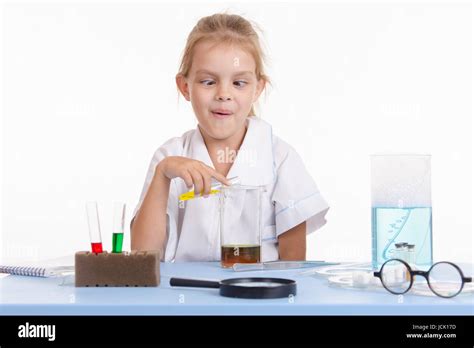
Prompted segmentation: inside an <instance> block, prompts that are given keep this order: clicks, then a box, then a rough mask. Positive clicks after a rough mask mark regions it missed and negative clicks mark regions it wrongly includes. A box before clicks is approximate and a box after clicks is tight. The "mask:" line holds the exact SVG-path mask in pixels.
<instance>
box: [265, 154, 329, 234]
mask: <svg viewBox="0 0 474 348" xmlns="http://www.w3.org/2000/svg"><path fill="white" fill-rule="evenodd" d="M272 201H273V203H274V205H275V225H276V235H277V237H278V236H279V235H281V234H282V233H285V232H286V231H288V230H289V229H291V228H293V227H295V226H297V225H299V224H300V223H302V222H303V221H306V234H309V233H312V232H314V231H316V230H317V229H319V228H320V227H322V226H323V225H324V224H325V223H326V219H325V215H326V213H327V211H328V209H329V205H328V203H327V202H326V200H325V199H324V198H323V196H322V195H321V193H320V192H319V189H318V187H317V185H316V183H315V182H314V180H313V178H312V177H311V175H310V174H309V173H308V171H307V170H306V168H305V165H304V163H303V161H302V159H301V157H300V156H299V155H298V153H297V152H296V151H295V150H294V149H293V148H290V149H289V151H288V153H287V155H286V157H285V158H284V159H283V161H282V162H281V164H280V165H279V167H278V168H277V181H276V184H275V188H274V191H273V196H272Z"/></svg>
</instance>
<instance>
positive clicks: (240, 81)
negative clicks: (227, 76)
mask: <svg viewBox="0 0 474 348" xmlns="http://www.w3.org/2000/svg"><path fill="white" fill-rule="evenodd" d="M246 84H247V81H243V80H239V81H234V85H235V86H237V87H244V86H245V85H246Z"/></svg>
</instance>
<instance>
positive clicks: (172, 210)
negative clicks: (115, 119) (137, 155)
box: [132, 147, 178, 261]
mask: <svg viewBox="0 0 474 348" xmlns="http://www.w3.org/2000/svg"><path fill="white" fill-rule="evenodd" d="M171 155H172V154H171V153H169V151H167V149H166V148H164V147H161V148H159V149H158V150H157V151H156V152H155V153H154V155H153V158H152V159H151V161H150V165H149V166H148V171H147V174H146V178H145V183H144V185H143V189H142V192H141V194H140V199H139V201H138V204H137V206H136V207H135V210H134V212H133V215H132V216H133V218H132V219H134V218H135V216H136V214H137V212H138V210H139V209H140V207H141V205H142V203H143V200H144V198H145V196H146V193H147V192H148V188H149V187H150V184H151V182H152V180H153V176H154V175H155V169H156V166H157V165H158V164H159V163H160V162H161V161H162V160H163V159H164V158H165V157H167V156H171ZM177 223H178V196H177V190H176V182H175V180H171V183H170V192H169V197H168V206H167V210H166V240H165V245H166V247H165V252H164V255H162V256H161V259H162V261H171V260H172V259H173V258H174V253H175V250H176V246H177V239H178V234H177Z"/></svg>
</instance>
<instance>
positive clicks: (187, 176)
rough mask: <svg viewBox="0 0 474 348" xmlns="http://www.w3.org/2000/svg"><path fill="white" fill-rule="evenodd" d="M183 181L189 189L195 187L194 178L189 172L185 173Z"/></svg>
mask: <svg viewBox="0 0 474 348" xmlns="http://www.w3.org/2000/svg"><path fill="white" fill-rule="evenodd" d="M181 179H183V180H184V183H185V184H186V186H187V187H188V189H191V187H193V177H192V176H191V174H189V172H185V173H184V174H183V175H182V177H181Z"/></svg>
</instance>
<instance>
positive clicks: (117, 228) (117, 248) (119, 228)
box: [112, 202, 125, 253]
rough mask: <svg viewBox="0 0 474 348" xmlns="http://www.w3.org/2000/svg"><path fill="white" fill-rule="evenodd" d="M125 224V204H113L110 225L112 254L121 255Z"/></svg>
mask: <svg viewBox="0 0 474 348" xmlns="http://www.w3.org/2000/svg"><path fill="white" fill-rule="evenodd" d="M124 224H125V203H123V202H114V220H113V225H112V228H113V230H112V233H113V235H112V252H113V253H121V252H122V245H123V231H124V228H123V227H124Z"/></svg>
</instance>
